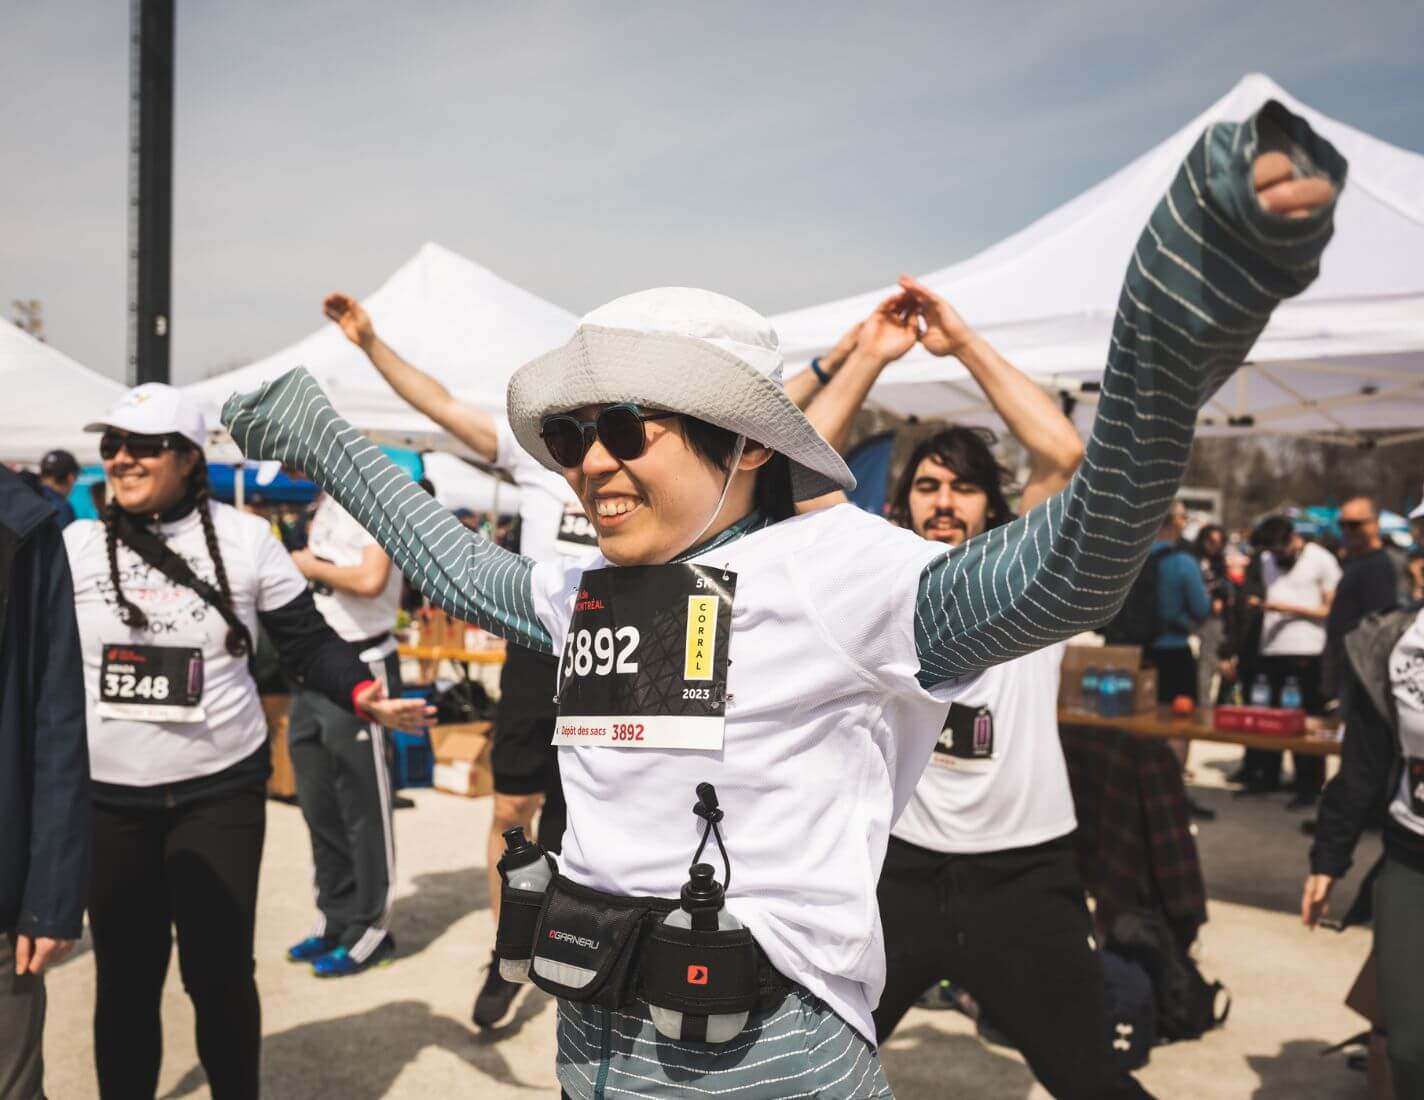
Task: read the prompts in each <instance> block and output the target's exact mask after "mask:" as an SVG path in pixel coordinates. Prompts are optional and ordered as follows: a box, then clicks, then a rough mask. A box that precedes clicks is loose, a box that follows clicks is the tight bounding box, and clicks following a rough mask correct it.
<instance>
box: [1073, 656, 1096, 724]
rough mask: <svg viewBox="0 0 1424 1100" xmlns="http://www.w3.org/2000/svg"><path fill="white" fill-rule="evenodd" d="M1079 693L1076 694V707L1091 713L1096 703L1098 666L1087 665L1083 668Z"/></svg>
mask: <svg viewBox="0 0 1424 1100" xmlns="http://www.w3.org/2000/svg"><path fill="white" fill-rule="evenodd" d="M1080 687H1081V693H1080V694H1079V696H1078V709H1079V710H1081V711H1086V712H1087V713H1089V714H1091V713H1092V712H1093V711H1094V710H1096V709H1097V705H1098V666H1097V665H1089V666H1088V667H1087V668H1085V669H1084V670H1083V682H1082V684H1081V685H1080Z"/></svg>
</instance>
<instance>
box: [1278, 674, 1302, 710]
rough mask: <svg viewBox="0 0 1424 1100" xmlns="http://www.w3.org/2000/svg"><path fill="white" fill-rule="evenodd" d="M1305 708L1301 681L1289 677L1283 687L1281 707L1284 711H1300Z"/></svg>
mask: <svg viewBox="0 0 1424 1100" xmlns="http://www.w3.org/2000/svg"><path fill="white" fill-rule="evenodd" d="M1303 706H1304V703H1303V702H1302V700H1301V695H1300V681H1299V680H1297V679H1296V678H1295V677H1294V676H1287V677H1286V682H1285V683H1284V684H1283V685H1282V686H1281V707H1282V709H1284V710H1300V709H1301V708H1302V707H1303Z"/></svg>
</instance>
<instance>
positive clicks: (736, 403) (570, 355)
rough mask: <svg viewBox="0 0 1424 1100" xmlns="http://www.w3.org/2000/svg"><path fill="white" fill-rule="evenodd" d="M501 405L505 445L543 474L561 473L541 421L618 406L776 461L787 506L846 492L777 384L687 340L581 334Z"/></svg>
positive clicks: (536, 367)
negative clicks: (702, 428)
mask: <svg viewBox="0 0 1424 1100" xmlns="http://www.w3.org/2000/svg"><path fill="white" fill-rule="evenodd" d="M508 397H509V425H510V428H511V429H512V430H513V432H514V438H515V439H516V440H518V442H519V445H520V446H521V447H523V448H524V449H525V450H526V451H528V452H529V453H530V454H531V455H533V456H534V457H535V458H536V459H538V460H539V462H540V463H541V464H543V465H544V466H546V467H547V468H548V469H550V470H554V471H558V472H562V468H561V467H560V466H559V464H558V463H557V462H555V461H554V459H553V457H552V456H551V455H550V454H549V451H548V448H547V447H545V446H544V441H543V439H542V438H541V437H540V435H539V429H540V427H541V426H542V424H543V422H544V418H545V417H546V416H551V415H553V414H555V413H563V412H568V411H569V410H571V409H577V408H580V407H582V406H584V405H604V404H612V403H616V402H620V401H628V402H632V403H634V404H638V405H646V406H649V407H652V408H657V409H665V410H667V411H669V412H678V413H684V414H686V415H688V416H695V417H697V418H698V419H699V420H705V421H706V422H707V423H709V424H715V425H716V426H717V427H719V428H725V429H726V430H728V431H731V432H736V433H737V434H738V435H744V436H746V437H747V438H748V439H750V440H754V441H755V442H757V443H760V444H762V446H764V447H769V448H771V449H772V450H773V451H776V452H778V453H780V454H783V455H785V456H786V458H787V460H788V461H789V462H790V464H791V490H792V495H793V496H794V497H795V499H797V500H809V499H811V498H812V497H818V496H824V495H825V494H826V493H833V492H837V491H840V490H843V491H845V492H849V491H850V490H852V489H854V488H855V477H854V475H852V474H851V472H850V468H849V467H847V466H846V464H845V460H844V459H842V458H841V456H840V455H839V454H837V453H836V450H835V448H834V447H832V446H831V445H830V444H829V443H827V442H826V441H825V440H824V439H822V438H821V435H820V433H819V432H817V431H816V429H815V428H814V427H813V426H812V424H811V422H810V421H809V420H807V419H806V415H805V414H804V413H803V412H802V411H801V410H800V409H798V408H797V407H796V405H795V404H794V403H793V402H792V401H791V399H790V398H789V397H787V396H786V393H785V391H784V390H783V389H782V388H781V386H780V385H779V384H778V383H776V382H774V381H773V380H772V379H770V378H768V377H767V376H766V375H764V374H762V373H761V372H760V371H758V370H756V369H755V368H754V367H752V366H751V365H750V364H748V363H745V362H743V361H742V360H741V359H739V358H737V357H736V356H735V355H733V354H732V353H731V352H729V351H725V350H723V349H722V348H719V347H717V346H715V345H713V344H708V343H705V342H704V341H701V340H694V339H692V338H690V337H686V336H677V335H672V334H668V333H660V332H652V333H649V332H637V331H633V330H631V329H614V328H600V327H598V326H595V325H582V326H580V327H579V329H578V331H577V332H575V333H574V335H573V338H572V339H571V340H569V342H568V343H567V344H565V345H564V346H563V347H561V348H558V349H556V350H554V351H551V352H548V353H547V354H545V355H541V356H540V357H539V358H537V359H534V360H532V361H531V362H529V363H526V364H525V365H524V366H522V367H520V368H519V369H518V370H517V371H515V372H514V376H513V377H512V378H511V379H510V380H509V395H508Z"/></svg>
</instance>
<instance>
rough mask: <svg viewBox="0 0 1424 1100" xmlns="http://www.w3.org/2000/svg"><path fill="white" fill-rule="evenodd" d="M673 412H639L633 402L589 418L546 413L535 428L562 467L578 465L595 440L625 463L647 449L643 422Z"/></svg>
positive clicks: (661, 417)
mask: <svg viewBox="0 0 1424 1100" xmlns="http://www.w3.org/2000/svg"><path fill="white" fill-rule="evenodd" d="M677 415H678V414H677V413H674V412H651V413H649V412H643V411H642V410H641V409H640V408H638V406H637V405H629V404H622V405H609V406H608V408H606V409H604V410H603V411H602V412H600V413H599V414H598V416H597V417H596V418H595V419H593V420H580V419H579V418H578V417H576V416H570V415H568V414H567V413H560V414H559V415H558V416H546V417H545V418H544V423H543V424H542V425H541V426H540V428H539V436H540V438H541V439H543V440H544V446H546V447H548V448H549V454H551V455H552V456H553V458H554V461H555V462H557V463H558V464H559V465H560V466H563V467H564V468H565V469H573V468H574V467H575V466H581V465H582V464H583V457H584V455H586V454H588V449H589V448H590V447H592V446H593V441H594V440H595V439H597V440H598V441H599V442H600V443H602V444H603V447H604V450H606V451H607V452H608V453H609V454H611V455H612V456H613V457H614V458H616V459H618V460H619V461H620V462H628V461H630V460H632V459H635V458H637V457H639V456H640V455H641V454H642V453H643V452H644V451H645V450H647V447H648V430H647V428H646V427H644V422H645V421H648V420H666V419H668V418H669V417H672V416H677Z"/></svg>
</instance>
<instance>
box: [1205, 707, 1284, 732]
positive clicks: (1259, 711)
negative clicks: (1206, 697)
mask: <svg viewBox="0 0 1424 1100" xmlns="http://www.w3.org/2000/svg"><path fill="white" fill-rule="evenodd" d="M1212 725H1213V726H1214V727H1215V728H1217V729H1219V730H1229V731H1231V732H1233V733H1264V734H1271V735H1274V736H1276V737H1300V736H1301V735H1303V734H1304V733H1305V711H1303V710H1280V709H1278V708H1275V707H1217V708H1216V711H1215V712H1214V713H1213V715H1212Z"/></svg>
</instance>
